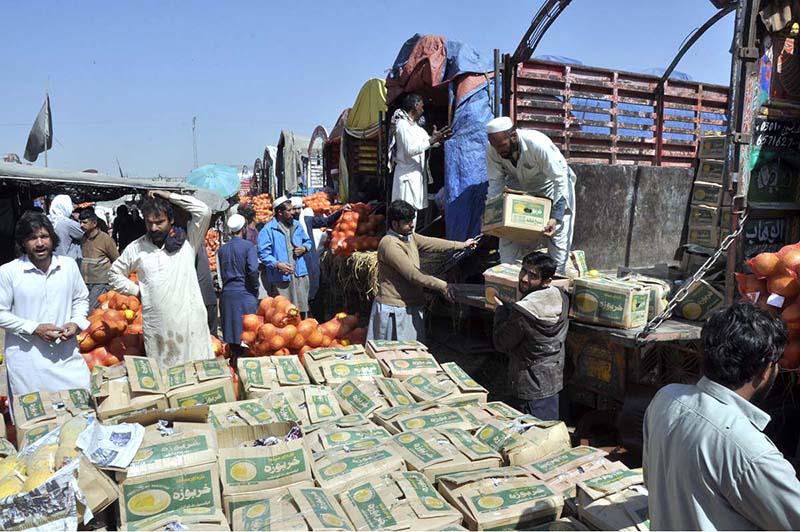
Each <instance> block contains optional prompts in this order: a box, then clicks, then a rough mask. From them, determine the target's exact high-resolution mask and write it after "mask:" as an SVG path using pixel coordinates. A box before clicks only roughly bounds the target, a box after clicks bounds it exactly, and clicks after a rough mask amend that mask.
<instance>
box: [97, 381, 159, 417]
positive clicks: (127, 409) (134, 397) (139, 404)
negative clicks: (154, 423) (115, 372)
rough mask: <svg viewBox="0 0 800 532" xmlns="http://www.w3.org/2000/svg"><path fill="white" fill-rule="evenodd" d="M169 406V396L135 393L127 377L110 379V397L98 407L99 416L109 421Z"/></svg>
mask: <svg viewBox="0 0 800 532" xmlns="http://www.w3.org/2000/svg"><path fill="white" fill-rule="evenodd" d="M166 408H167V398H166V397H165V396H163V395H158V394H149V393H147V394H133V393H132V392H131V390H130V386H129V385H128V381H127V379H115V380H111V381H108V397H106V398H105V399H104V400H103V402H102V403H100V405H99V406H98V407H97V417H98V419H100V420H102V421H108V420H111V419H113V418H115V417H118V416H130V415H133V414H134V413H139V412H146V411H148V410H163V409H166Z"/></svg>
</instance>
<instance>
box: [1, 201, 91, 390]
mask: <svg viewBox="0 0 800 532" xmlns="http://www.w3.org/2000/svg"><path fill="white" fill-rule="evenodd" d="M15 238H16V243H17V248H18V250H19V251H20V252H21V254H22V255H21V256H20V257H19V258H18V259H15V260H13V261H11V262H9V263H7V264H4V265H3V266H0V327H2V328H3V329H5V331H6V341H5V356H6V361H5V363H6V367H7V368H8V382H9V385H10V389H11V395H13V396H20V395H24V394H27V393H32V392H37V391H40V390H45V391H50V392H56V391H59V390H69V389H75V388H83V389H88V388H89V368H88V366H87V365H86V362H84V360H83V357H81V355H80V354H79V353H78V343H77V341H76V340H75V335H76V334H77V333H78V331H80V330H82V329H85V328H86V327H88V326H89V322H88V321H87V320H86V315H87V314H88V312H89V291H88V290H87V288H86V285H85V284H84V283H83V279H81V273H80V270H79V269H78V265H77V264H76V262H75V260H74V259H72V258H70V257H67V256H65V255H56V254H54V253H53V250H54V249H55V248H56V247H58V244H59V241H58V239H59V237H58V235H57V234H56V231H55V228H54V227H53V225H52V224H51V222H50V220H48V219H47V217H46V216H45V215H44V214H41V213H35V212H26V213H25V214H23V215H22V217H21V218H20V219H19V221H18V222H17V227H16V231H15Z"/></svg>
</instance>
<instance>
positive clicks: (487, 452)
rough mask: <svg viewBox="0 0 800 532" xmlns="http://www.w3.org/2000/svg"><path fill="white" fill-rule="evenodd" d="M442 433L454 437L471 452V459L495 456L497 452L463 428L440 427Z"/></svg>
mask: <svg viewBox="0 0 800 532" xmlns="http://www.w3.org/2000/svg"><path fill="white" fill-rule="evenodd" d="M440 430H441V431H442V433H443V434H445V435H446V436H448V437H450V438H453V439H455V440H456V441H458V442H459V443H460V444H461V445H462V446H463V447H465V448H466V449H468V450H469V452H470V453H472V455H473V456H471V457H470V458H472V459H473V460H478V459H481V458H496V457H497V452H496V451H495V450H494V449H492V448H491V447H489V446H488V445H486V444H485V443H483V442H482V441H479V440H476V439H475V437H473V436H472V435H471V434H470V433H469V432H467V431H466V430H463V429H456V428H444V429H440Z"/></svg>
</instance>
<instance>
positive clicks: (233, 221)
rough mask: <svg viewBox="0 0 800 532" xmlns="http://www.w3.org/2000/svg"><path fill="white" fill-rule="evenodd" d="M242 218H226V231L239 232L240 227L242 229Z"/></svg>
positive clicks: (238, 215) (239, 216)
mask: <svg viewBox="0 0 800 532" xmlns="http://www.w3.org/2000/svg"><path fill="white" fill-rule="evenodd" d="M244 223H245V220H244V216H242V215H241V214H234V215H233V216H231V217H230V218H228V229H230V230H231V233H235V232H236V231H239V230H240V229H241V228H242V227H244Z"/></svg>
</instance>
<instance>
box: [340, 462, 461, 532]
mask: <svg viewBox="0 0 800 532" xmlns="http://www.w3.org/2000/svg"><path fill="white" fill-rule="evenodd" d="M339 501H340V502H341V505H342V508H343V509H344V511H345V512H346V513H347V516H348V517H349V518H350V520H351V521H352V523H353V525H354V527H355V529H356V530H400V529H404V530H405V529H410V530H441V529H442V528H443V527H446V526H448V525H457V524H458V523H460V522H461V513H460V512H458V511H457V510H456V509H455V508H453V507H452V506H450V504H448V503H447V502H446V501H445V500H444V499H442V497H441V495H439V493H437V492H436V490H435V489H434V488H433V486H432V485H431V483H430V482H429V481H428V480H427V479H426V478H425V477H424V476H423V475H421V474H420V473H416V472H402V473H400V472H398V473H393V474H392V475H391V476H389V477H384V478H379V479H378V478H376V479H371V480H367V481H365V482H363V483H361V484H358V485H355V486H353V487H351V488H350V489H348V490H347V491H345V492H344V493H342V494H341V495H339Z"/></svg>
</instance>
